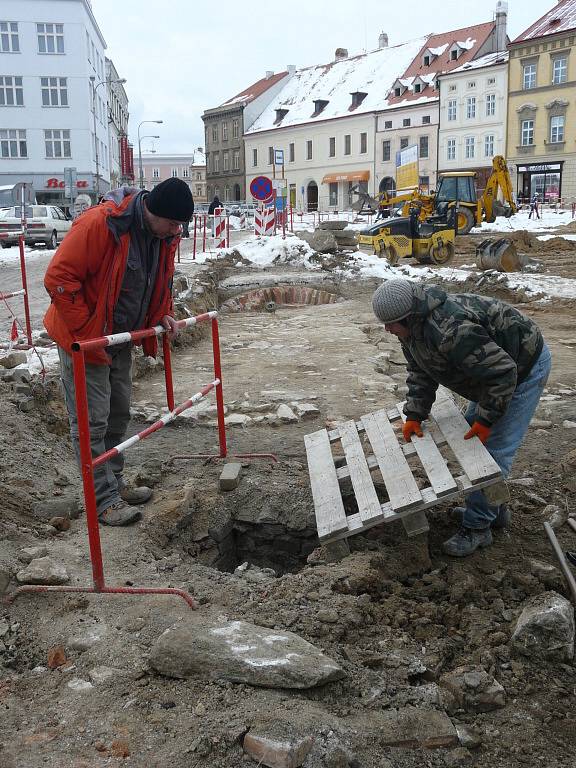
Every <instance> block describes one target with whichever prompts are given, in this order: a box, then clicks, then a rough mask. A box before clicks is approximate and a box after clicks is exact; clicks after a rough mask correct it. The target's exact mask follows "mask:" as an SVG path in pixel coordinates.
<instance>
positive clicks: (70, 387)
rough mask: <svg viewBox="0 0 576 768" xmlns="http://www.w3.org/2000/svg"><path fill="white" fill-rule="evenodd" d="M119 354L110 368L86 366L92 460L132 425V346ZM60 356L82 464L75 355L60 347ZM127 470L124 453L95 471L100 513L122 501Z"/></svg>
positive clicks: (75, 448)
mask: <svg viewBox="0 0 576 768" xmlns="http://www.w3.org/2000/svg"><path fill="white" fill-rule="evenodd" d="M115 352H116V354H115V355H114V357H113V358H112V362H111V364H110V365H109V366H108V365H91V364H90V363H87V364H86V392H87V395H88V414H89V419H90V445H91V447H92V458H96V457H97V456H100V454H102V453H104V452H105V451H108V450H110V448H114V446H116V445H118V443H121V442H122V440H124V436H125V434H126V430H127V428H128V423H129V422H130V400H131V396H132V347H131V345H130V344H127V345H126V346H125V347H122V348H121V349H118V350H117V351H116V350H115ZM58 355H59V356H60V377H61V380H62V388H63V390H64V398H65V400H66V408H67V410H68V420H69V422H70V434H71V436H72V443H73V445H74V452H75V454H76V460H77V461H78V465H80V444H79V441H78V418H77V414H76V401H75V398H74V371H73V365H72V356H71V355H69V354H68V353H67V352H66V351H65V350H63V349H61V348H60V347H58ZM123 469H124V456H123V454H121V453H120V454H119V455H118V456H114V457H112V458H111V459H110V460H109V461H107V462H106V463H105V464H102V465H101V466H99V467H97V468H96V469H95V470H94V489H95V491H96V505H97V509H98V513H100V512H102V511H103V510H105V509H107V508H108V507H109V506H110V505H111V504H114V503H115V502H118V501H120V494H119V491H118V483H119V482H122V471H123Z"/></svg>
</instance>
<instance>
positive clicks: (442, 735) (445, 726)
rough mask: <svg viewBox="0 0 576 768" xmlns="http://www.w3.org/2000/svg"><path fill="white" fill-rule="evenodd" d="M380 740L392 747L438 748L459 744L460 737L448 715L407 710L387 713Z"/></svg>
mask: <svg viewBox="0 0 576 768" xmlns="http://www.w3.org/2000/svg"><path fill="white" fill-rule="evenodd" d="M378 739H379V741H380V743H381V744H382V745H385V746H389V747H405V748H406V747H423V748H424V749H434V748H438V747H451V746H456V745H458V743H459V740H458V734H457V732H456V728H455V727H454V725H453V723H452V721H451V720H450V718H449V717H448V715H447V714H446V713H445V712H440V711H438V710H435V709H417V708H416V707H406V708H405V709H401V710H394V709H393V710H390V711H389V712H384V713H383V714H382V715H381V716H380V717H379V718H378Z"/></svg>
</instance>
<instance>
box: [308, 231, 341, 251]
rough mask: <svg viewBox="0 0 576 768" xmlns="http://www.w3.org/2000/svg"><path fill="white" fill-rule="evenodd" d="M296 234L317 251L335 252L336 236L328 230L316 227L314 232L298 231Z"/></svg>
mask: <svg viewBox="0 0 576 768" xmlns="http://www.w3.org/2000/svg"><path fill="white" fill-rule="evenodd" d="M298 236H299V237H300V238H302V240H305V241H306V242H307V243H308V245H310V247H312V248H313V249H314V250H315V251H317V252H318V253H335V252H336V250H337V248H338V246H337V244H336V238H335V237H334V235H333V234H332V232H329V231H328V230H323V229H317V230H315V231H314V232H298Z"/></svg>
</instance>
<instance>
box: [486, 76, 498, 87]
mask: <svg viewBox="0 0 576 768" xmlns="http://www.w3.org/2000/svg"><path fill="white" fill-rule="evenodd" d="M495 83H496V78H495V77H489V78H488V80H486V84H487V85H495Z"/></svg>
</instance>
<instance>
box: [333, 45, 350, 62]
mask: <svg viewBox="0 0 576 768" xmlns="http://www.w3.org/2000/svg"><path fill="white" fill-rule="evenodd" d="M347 58H348V50H347V49H346V48H336V52H335V53H334V61H342V60H343V59H347Z"/></svg>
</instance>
